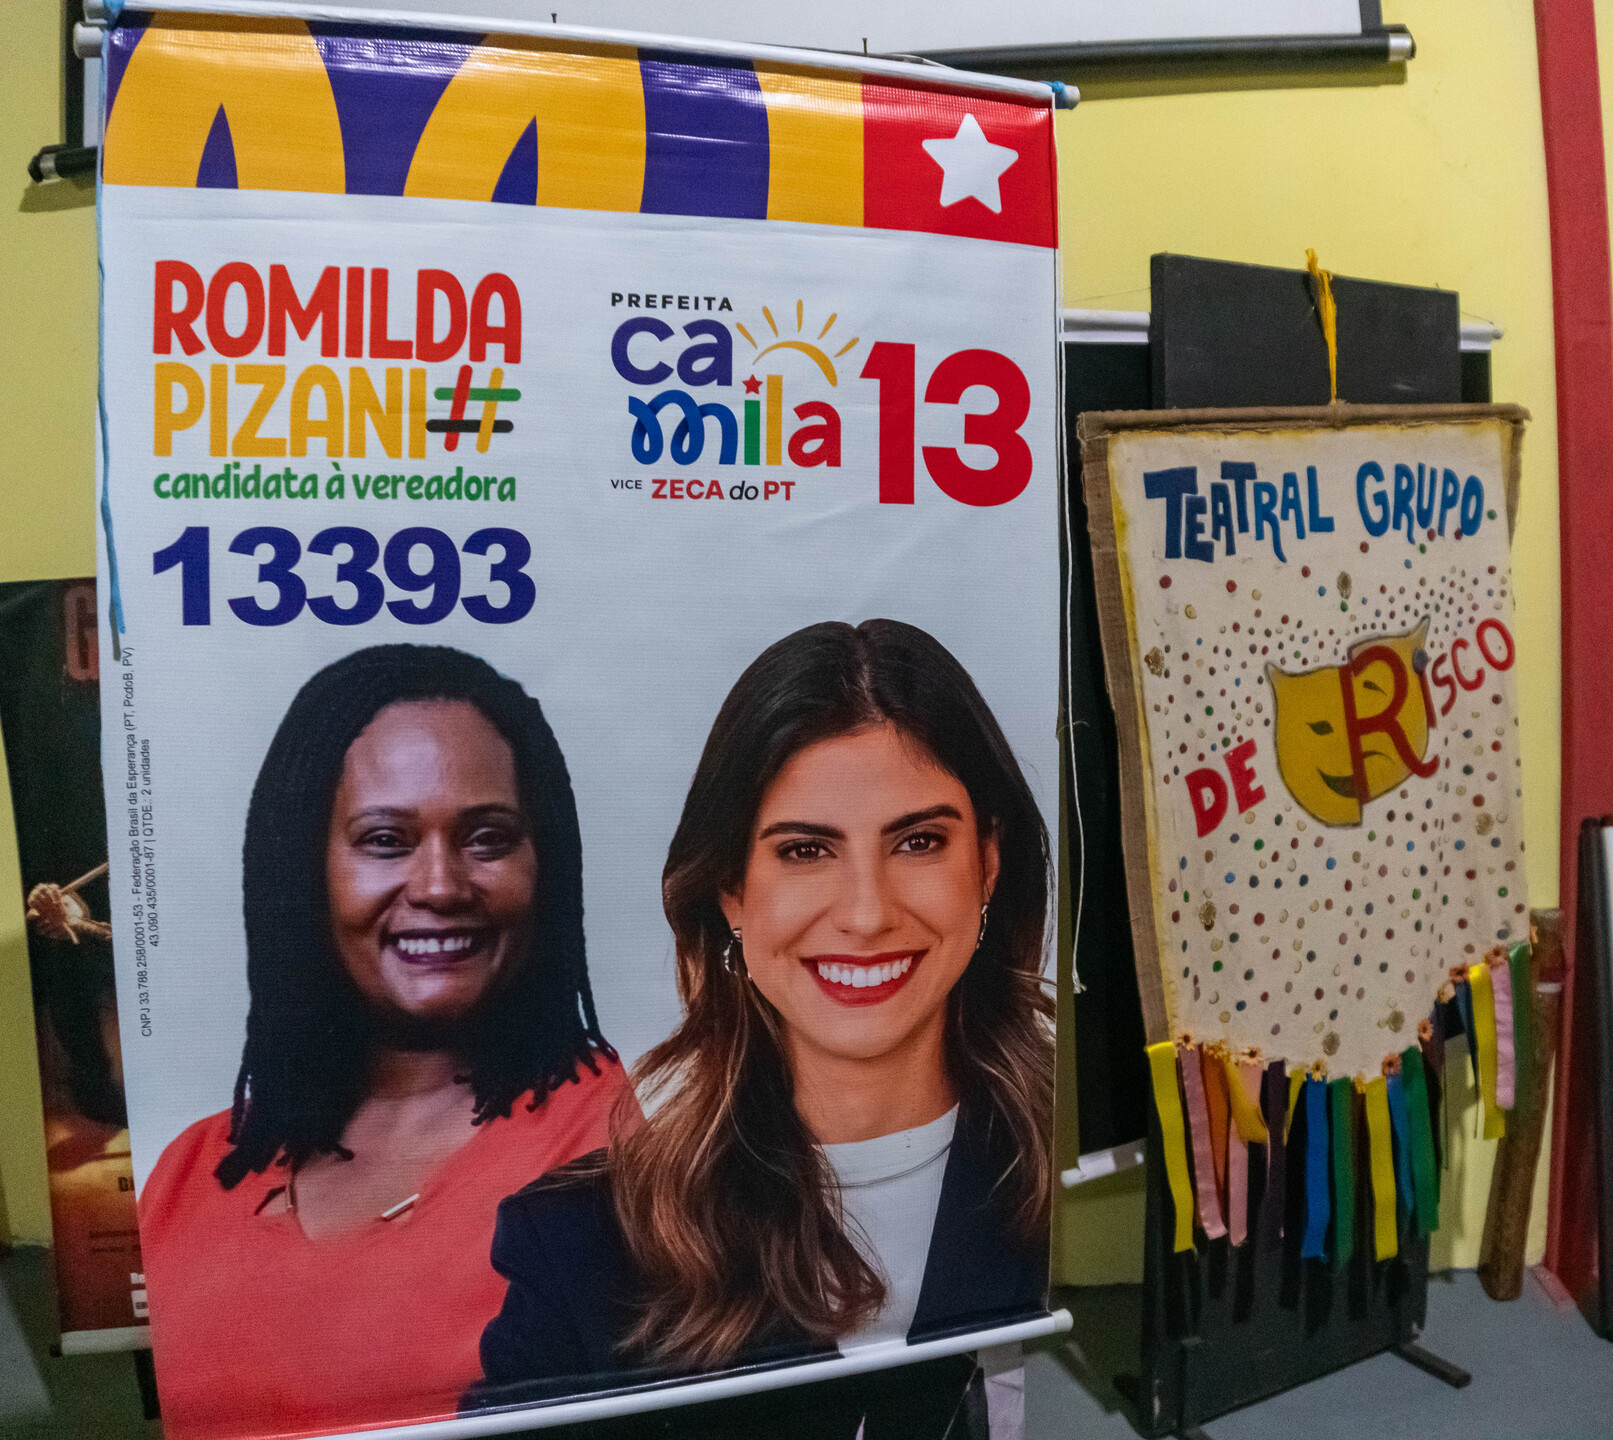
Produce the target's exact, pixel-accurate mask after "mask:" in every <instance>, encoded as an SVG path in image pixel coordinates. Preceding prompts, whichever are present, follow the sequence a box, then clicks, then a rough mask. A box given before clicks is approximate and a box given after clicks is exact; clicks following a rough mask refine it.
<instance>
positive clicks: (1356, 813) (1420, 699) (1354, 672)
mask: <svg viewBox="0 0 1613 1440" xmlns="http://www.w3.org/2000/svg"><path fill="white" fill-rule="evenodd" d="M1427 638H1428V620H1427V618H1426V617H1425V618H1424V619H1423V620H1422V621H1421V622H1420V623H1419V624H1418V625H1416V626H1415V627H1414V628H1413V629H1411V630H1407V631H1403V632H1401V633H1400V634H1397V635H1381V636H1369V637H1367V638H1366V639H1363V640H1359V641H1357V642H1356V643H1355V644H1354V645H1352V646H1351V647H1350V650H1349V655H1348V658H1347V659H1346V660H1345V662H1344V663H1343V664H1341V665H1327V666H1323V667H1322V668H1320V669H1316V670H1306V671H1301V672H1299V673H1297V674H1296V673H1291V672H1289V671H1285V670H1279V669H1278V668H1277V667H1276V666H1275V665H1268V666H1267V667H1266V680H1267V683H1268V684H1269V685H1270V686H1271V695H1272V702H1273V705H1274V707H1275V709H1276V732H1277V738H1276V745H1277V768H1278V770H1279V771H1280V773H1281V774H1282V777H1283V783H1284V784H1285V785H1286V786H1287V787H1288V791H1289V793H1290V794H1291V795H1292V796H1293V797H1294V799H1295V800H1297V801H1298V802H1299V803H1300V805H1301V806H1303V807H1304V809H1305V811H1306V812H1307V813H1308V814H1310V815H1312V816H1314V817H1315V818H1316V819H1318V820H1320V821H1321V822H1322V823H1323V824H1324V825H1336V826H1345V825H1359V824H1360V823H1361V815H1362V807H1363V806H1364V805H1365V804H1366V803H1367V801H1369V800H1376V799H1377V798H1378V797H1379V796H1381V795H1386V794H1388V792H1389V791H1391V790H1393V789H1394V788H1395V787H1396V786H1397V785H1400V784H1402V783H1403V782H1404V781H1405V780H1406V779H1407V777H1408V776H1410V775H1414V774H1415V775H1421V776H1425V777H1426V776H1429V775H1432V774H1433V773H1434V772H1435V771H1436V770H1437V769H1438V768H1439V762H1438V760H1434V759H1428V758H1425V757H1426V756H1427V752H1428V740H1429V733H1430V729H1431V722H1432V716H1433V707H1432V706H1431V705H1430V704H1429V699H1428V687H1427V682H1426V680H1425V679H1424V675H1423V672H1424V671H1425V670H1426V669H1427V665H1428V655H1427V652H1426V650H1425V649H1424V648H1423V647H1424V643H1425V642H1426V640H1427Z"/></svg>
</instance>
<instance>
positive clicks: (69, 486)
mask: <svg viewBox="0 0 1613 1440" xmlns="http://www.w3.org/2000/svg"><path fill="white" fill-rule="evenodd" d="M4 14H5V22H6V24H5V28H6V37H7V38H6V44H5V45H4V46H0V95H4V96H5V97H6V98H5V103H4V104H3V105H0V186H3V187H4V188H3V191H0V194H3V195H4V200H3V201H0V434H3V435H5V436H6V437H7V443H6V445H5V446H4V447H3V448H0V580H35V579H47V578H61V577H66V576H72V575H92V574H94V573H95V531H94V509H93V507H94V472H93V463H94V456H93V448H92V446H93V438H92V430H91V427H92V424H93V419H94V414H95V349H96V333H95V323H96V298H97V297H96V273H95V209H94V191H93V189H92V188H90V187H87V186H80V185H77V184H70V183H65V182H57V183H56V184H53V185H50V186H35V185H32V184H30V183H29V180H28V174H27V170H26V168H25V167H26V166H27V164H28V159H29V157H30V156H31V155H32V154H33V153H34V151H36V150H37V149H38V148H39V147H40V146H41V145H46V144H51V143H54V142H58V141H60V140H61V139H62V119H61V43H60V40H59V38H58V30H59V25H60V20H59V18H58V7H57V6H55V5H54V4H43V3H41V0H32V3H29V4H20V3H18V4H8V5H6V7H5V10H4ZM13 836H14V832H13V829H12V822H11V795H10V790H9V788H8V787H7V786H6V784H5V779H4V774H3V771H0V996H3V997H4V999H3V1000H0V1186H3V1188H4V1194H5V1209H6V1212H7V1214H8V1218H9V1220H10V1226H11V1233H12V1237H13V1238H14V1239H16V1240H20V1241H25V1242H28V1243H33V1244H45V1243H47V1242H48V1241H49V1240H50V1208H49V1203H48V1197H47V1194H46V1190H45V1139H44V1130H43V1128H42V1126H41V1123H40V1111H39V1072H38V1069H37V1068H36V1066H35V1063H34V1029H33V1024H34V1022H33V1009H32V1005H31V1003H30V1001H29V985H28V955H27V951H26V948H25V945H24V934H23V921H22V903H21V893H22V883H21V878H20V876H19V874H18V871H17V855H16V848H15V843H14V838H13Z"/></svg>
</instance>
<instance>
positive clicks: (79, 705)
mask: <svg viewBox="0 0 1613 1440" xmlns="http://www.w3.org/2000/svg"><path fill="white" fill-rule="evenodd" d="M99 691H100V666H99V662H98V655H97V641H96V627H95V581H94V580H92V579H84V580H19V581H13V582H11V583H9V584H5V585H0V737H3V738H4V742H5V752H6V770H7V777H8V779H9V780H10V784H11V809H12V815H13V816H14V818H15V822H16V827H17V859H18V864H19V868H20V869H21V872H22V892H23V893H22V901H23V909H24V913H25V923H26V925H27V933H28V968H29V973H30V977H31V979H32V988H33V1001H34V1023H35V1027H36V1036H37V1040H38V1046H39V1080H40V1090H41V1092H42V1095H43V1099H44V1109H45V1115H44V1120H45V1164H46V1170H47V1176H48V1182H49V1188H50V1219H51V1242H52V1251H53V1259H54V1262H55V1268H56V1305H57V1319H58V1322H59V1325H60V1330H61V1341H62V1348H63V1350H64V1351H66V1352H68V1353H72V1352H74V1351H78V1350H87V1349H97V1350H107V1349H133V1348H137V1347H139V1346H142V1345H144V1344H146V1343H147V1330H146V1291H145V1276H144V1273H143V1271H142V1268H141V1261H140V1232H139V1228H138V1226H137V1225H136V1222H135V1199H134V1172H133V1169H132V1167H131V1164H130V1159H129V1129H128V1123H129V1122H128V1116H127V1112H126V1108H125V1103H124V1091H123V1056H122V1047H121V1046H120V1044H119V1040H118V1013H117V999H116V994H115V989H114V985H113V978H112V928H111V926H110V925H109V924H108V923H107V904H108V886H107V859H106V853H107V852H106V826H105V812H104V809H103V807H102V803H101V714H100V697H99Z"/></svg>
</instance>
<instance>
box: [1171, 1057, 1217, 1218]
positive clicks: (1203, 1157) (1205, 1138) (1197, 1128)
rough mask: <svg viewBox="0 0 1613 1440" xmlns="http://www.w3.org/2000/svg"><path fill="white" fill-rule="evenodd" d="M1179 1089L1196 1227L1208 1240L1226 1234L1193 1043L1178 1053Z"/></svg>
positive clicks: (1207, 1112)
mask: <svg viewBox="0 0 1613 1440" xmlns="http://www.w3.org/2000/svg"><path fill="white" fill-rule="evenodd" d="M1177 1061H1178V1067H1177V1068H1178V1069H1180V1070H1181V1072H1182V1090H1183V1093H1184V1094H1185V1095H1186V1096H1187V1128H1188V1131H1189V1133H1190V1134H1191V1135H1192V1136H1193V1189H1194V1191H1195V1192H1196V1194H1197V1196H1198V1209H1199V1227H1200V1228H1201V1229H1202V1230H1203V1231H1204V1233H1205V1235H1206V1236H1207V1237H1208V1238H1209V1239H1211V1240H1219V1239H1220V1238H1221V1237H1222V1236H1223V1235H1225V1234H1226V1233H1227V1227H1226V1225H1225V1224H1224V1223H1223V1222H1222V1219H1221V1196H1220V1194H1219V1193H1218V1192H1217V1191H1216V1188H1215V1151H1214V1149H1213V1148H1212V1146H1211V1144H1210V1107H1209V1106H1208V1105H1207V1104H1206V1103H1205V1100H1204V1073H1203V1071H1202V1069H1201V1068H1200V1060H1199V1052H1198V1049H1197V1047H1196V1046H1188V1047H1187V1048H1186V1049H1184V1050H1180V1051H1178V1052H1177Z"/></svg>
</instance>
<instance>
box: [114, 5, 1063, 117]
mask: <svg viewBox="0 0 1613 1440" xmlns="http://www.w3.org/2000/svg"><path fill="white" fill-rule="evenodd" d="M145 8H146V7H144V6H136V5H125V4H123V3H122V0H87V3H86V4H85V6H84V14H85V17H86V18H87V19H88V20H89V21H90V23H91V24H92V25H97V24H116V23H117V21H118V19H119V18H120V17H121V16H122V14H123V12H124V11H125V10H144V9H145ZM151 8H152V9H155V8H156V7H155V6H152V7H151ZM161 8H162V10H163V11H164V12H165V13H171V14H183V15H234V16H240V17H242V18H244V19H256V20H266V19H292V20H303V21H314V22H324V23H329V24H345V25H404V26H408V27H410V28H412V29H424V30H457V31H460V32H464V31H467V30H473V31H481V32H484V33H486V34H490V35H532V36H537V37H541V38H544V39H551V40H569V41H573V42H577V43H581V44H596V45H598V44H610V45H634V46H638V47H640V48H646V49H655V50H666V51H674V52H680V53H683V54H688V55H715V56H722V57H725V58H730V59H746V60H764V61H769V62H771V63H773V64H776V65H800V66H804V67H808V68H811V69H814V70H839V71H850V72H852V73H854V74H858V75H877V76H881V77H883V78H887V79H898V80H906V81H908V82H910V83H911V82H918V83H930V84H935V85H943V86H946V87H948V88H949V89H963V90H976V91H981V92H984V93H990V94H999V95H1018V96H1023V97H1026V98H1030V99H1040V98H1043V97H1046V98H1048V99H1050V100H1051V101H1053V102H1054V103H1055V104H1057V105H1058V106H1059V107H1060V108H1064V109H1069V108H1073V107H1074V106H1075V104H1076V103H1077V101H1078V100H1079V99H1080V92H1079V91H1078V90H1077V89H1076V87H1075V86H1073V85H1065V84H1050V83H1049V82H1047V81H1045V80H1022V79H1017V78H1015V77H1013V76H1008V75H983V74H980V73H978V72H975V71H970V70H954V69H953V68H952V67H951V66H949V65H944V64H942V63H940V62H939V61H934V60H920V59H913V60H902V59H893V58H890V57H886V56H879V55H858V54H857V53H855V52H854V51H839V50H810V49H801V48H796V47H791V46H783V45H765V44H760V43H756V44H752V43H749V42H740V41H734V40H702V39H695V38H691V37H689V36H687V35H663V34H654V33H650V32H641V31H629V30H607V29H601V28H599V27H595V26H586V25H559V24H544V23H543V22H541V21H537V20H520V19H514V18H510V17H497V16H488V15H477V14H457V13H447V12H441V11H421V12H415V11H413V10H408V11H399V10H396V9H370V8H360V7H356V6H351V5H345V4H325V5H320V4H299V3H296V0H291V3H286V0H174V3H164V4H163V5H162V7H161Z"/></svg>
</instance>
